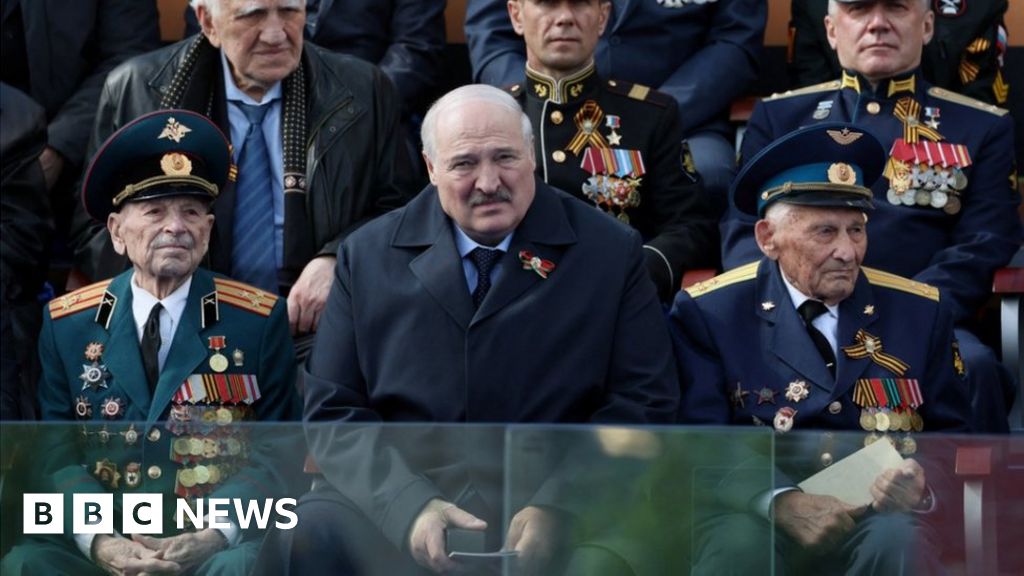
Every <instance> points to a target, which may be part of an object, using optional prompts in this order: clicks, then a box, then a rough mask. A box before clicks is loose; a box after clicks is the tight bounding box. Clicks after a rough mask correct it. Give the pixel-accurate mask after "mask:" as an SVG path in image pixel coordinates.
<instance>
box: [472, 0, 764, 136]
mask: <svg viewBox="0 0 1024 576" xmlns="http://www.w3.org/2000/svg"><path fill="white" fill-rule="evenodd" d="M767 15H768V6H767V3H766V2H764V0H718V1H717V2H716V1H710V2H705V3H697V2H693V1H683V2H664V3H656V2H654V1H653V0H613V1H612V14H611V18H610V20H609V21H608V27H607V28H606V29H605V32H604V35H603V36H602V37H601V40H600V42H599V43H598V45H597V51H596V53H595V55H594V59H595V62H596V64H597V71H598V74H600V75H601V76H602V77H604V78H616V79H621V80H628V81H630V82H636V83H639V84H645V85H647V86H652V87H654V88H656V89H658V90H660V91H662V92H665V93H666V94H669V95H671V96H672V97H673V98H675V100H676V102H678V103H679V111H680V114H679V117H680V121H681V123H682V127H683V131H684V132H685V133H687V134H689V133H692V132H694V131H696V130H697V129H698V128H705V127H708V125H709V124H713V125H714V128H715V129H717V130H720V131H723V132H725V131H727V130H728V129H729V126H728V122H726V121H725V119H724V115H725V113H726V112H727V111H728V110H729V105H730V104H731V103H732V101H733V100H735V99H736V98H739V97H740V96H742V95H743V94H744V93H745V92H746V91H747V90H748V89H749V88H750V86H751V84H752V83H753V82H754V80H755V79H756V78H757V73H758V70H757V69H758V60H759V58H760V54H761V45H762V42H763V37H764V27H765V23H766V21H767ZM466 41H467V43H468V44H469V58H470V61H471V62H472V64H473V79H474V80H476V81H477V82H483V83H485V84H491V85H493V86H507V85H510V84H514V83H516V82H522V81H523V79H524V77H525V73H524V70H525V69H526V68H525V65H526V45H525V43H524V42H523V39H522V38H520V37H519V36H517V35H516V33H515V31H514V30H513V29H512V23H511V21H510V20H509V17H508V9H507V7H506V2H505V1H504V0H470V1H469V3H468V4H467V6H466Z"/></svg>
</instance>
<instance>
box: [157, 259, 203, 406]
mask: <svg viewBox="0 0 1024 576" xmlns="http://www.w3.org/2000/svg"><path fill="white" fill-rule="evenodd" d="M213 290H214V285H213V278H212V277H211V276H210V275H209V273H207V272H203V271H201V270H196V272H195V273H194V274H193V275H192V286H191V287H189V291H188V303H187V304H186V305H185V311H184V312H183V313H182V315H181V321H180V322H179V324H178V328H177V329H176V330H175V331H174V340H173V341H172V342H171V350H170V352H169V353H168V354H167V360H166V361H165V362H164V368H163V370H161V371H160V380H159V381H158V382H157V385H156V392H155V393H154V394H153V404H152V405H150V407H149V417H148V418H147V420H148V421H149V422H154V421H156V420H159V419H160V418H161V417H162V416H163V413H164V411H165V410H166V409H167V406H168V404H170V402H171V397H173V396H174V393H175V392H177V391H178V388H180V387H181V383H182V382H184V381H185V379H186V378H188V376H189V375H191V374H192V373H193V372H195V370H196V368H197V367H199V366H200V365H201V363H202V362H203V360H204V359H206V352H207V348H206V345H205V344H204V343H203V337H202V335H201V334H200V330H201V328H200V315H201V313H202V309H201V306H200V300H201V299H202V297H203V295H205V294H209V293H210V292H213Z"/></svg>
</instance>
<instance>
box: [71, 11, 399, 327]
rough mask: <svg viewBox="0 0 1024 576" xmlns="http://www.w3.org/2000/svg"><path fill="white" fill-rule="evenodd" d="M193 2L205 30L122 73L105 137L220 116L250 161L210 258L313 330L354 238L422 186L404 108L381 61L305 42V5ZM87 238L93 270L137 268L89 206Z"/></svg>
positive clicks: (80, 261) (110, 91) (99, 122)
mask: <svg viewBox="0 0 1024 576" xmlns="http://www.w3.org/2000/svg"><path fill="white" fill-rule="evenodd" d="M192 4H193V6H194V7H195V8H196V13H197V15H198V17H199V22H200V24H201V25H202V28H203V32H202V34H198V35H195V36H192V37H189V38H186V39H184V40H182V41H181V42H178V43H176V44H173V45H171V46H168V47H166V48H164V49H161V50H157V51H155V52H151V53H149V54H145V55H142V56H139V57H137V58H133V59H131V60H129V61H128V62H126V63H124V64H123V65H121V66H119V67H118V68H116V69H115V70H114V71H112V72H111V73H110V75H109V76H108V78H107V82H106V85H105V88H104V92H103V97H102V98H101V100H100V104H99V112H98V114H97V119H96V125H95V133H94V134H93V138H92V140H91V145H93V146H95V145H98V144H99V143H100V142H102V141H103V140H104V139H106V137H107V136H109V135H110V134H111V133H112V132H114V131H115V130H116V129H118V128H119V127H121V126H123V125H124V124H126V123H127V122H129V121H130V120H132V119H133V118H135V117H137V116H139V115H141V114H145V113H147V112H151V111H153V110H157V109H160V108H185V109H189V110H193V111H195V112H198V113H201V114H204V115H206V116H208V117H209V118H210V119H212V120H213V121H214V122H215V123H216V124H217V125H218V126H219V127H221V129H222V130H223V132H224V133H225V134H228V135H229V136H230V138H231V142H232V144H233V152H234V160H235V162H236V163H237V164H238V165H239V168H240V169H239V177H238V181H237V182H234V183H232V184H231V185H229V186H227V187H226V189H225V190H224V194H223V195H222V197H221V200H220V201H219V202H217V204H216V205H215V207H214V210H215V214H216V217H217V221H216V223H215V225H214V228H213V233H212V237H211V240H210V251H209V260H208V262H207V263H206V266H207V267H209V268H210V269H211V270H213V271H215V272H221V273H224V274H228V275H230V276H231V277H232V278H236V279H238V280H240V281H243V282H246V283H248V284H252V285H254V286H257V287H259V288H260V289H262V290H265V291H267V292H271V293H274V294H280V295H287V296H288V319H289V324H290V326H291V328H292V330H293V332H295V333H297V334H305V333H309V332H312V331H314V330H315V329H316V325H317V322H318V320H319V317H320V314H321V312H322V310H323V306H324V302H326V300H327V294H328V293H329V291H330V284H331V278H332V275H333V270H334V255H335V253H336V252H337V250H338V244H339V243H340V242H341V239H342V238H344V236H345V235H346V234H348V233H349V232H351V231H352V230H354V229H355V228H356V227H358V225H360V224H362V223H363V222H365V221H366V220H368V219H370V218H372V217H373V216H376V215H379V214H382V213H384V212H386V211H387V210H389V209H391V208H395V207H397V206H400V205H401V204H403V203H404V202H405V201H406V200H407V199H408V198H409V197H411V196H412V195H413V194H414V193H415V188H417V187H418V178H417V176H416V174H415V173H414V171H413V170H412V168H411V161H410V160H411V157H410V154H409V152H408V150H407V149H406V148H407V147H406V146H404V145H403V141H402V137H401V129H400V126H399V120H400V115H401V104H400V102H399V101H398V98H397V96H396V95H395V90H394V88H393V87H392V85H391V82H390V81H388V79H387V77H386V76H384V75H383V74H382V73H381V71H380V70H379V69H377V68H376V67H374V66H372V65H370V64H368V63H366V62H364V61H362V60H359V59H356V58H353V57H349V56H344V55H341V54H335V53H333V52H330V51H327V50H324V49H322V48H320V47H318V46H315V45H313V44H312V43H309V42H304V41H303V28H304V25H305V22H306V15H305V2H304V1H303V0H193V2H192ZM76 244H77V245H76V251H77V259H76V265H77V266H79V267H80V268H81V269H82V270H83V271H84V272H85V273H86V274H87V275H88V276H90V277H92V278H93V279H100V278H104V277H108V276H112V275H114V274H116V273H118V272H120V271H121V270H122V269H123V267H124V265H125V263H124V259H123V258H119V257H117V255H115V254H113V251H112V250H111V249H110V239H109V235H108V234H107V233H106V231H105V230H104V229H103V228H102V227H101V226H98V225H96V224H95V223H93V222H83V221H82V216H81V215H80V218H79V226H78V227H77V232H76ZM268 247H269V248H270V249H269V250H268Z"/></svg>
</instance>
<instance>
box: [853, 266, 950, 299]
mask: <svg viewBox="0 0 1024 576" xmlns="http://www.w3.org/2000/svg"><path fill="white" fill-rule="evenodd" d="M860 269H861V270H863V271H864V276H866V277H867V279H868V282H869V283H870V284H872V285H874V286H882V287H884V288H892V289H893V290H899V291H901V292H907V293H908V294H916V295H918V296H923V297H925V298H928V299H931V300H934V301H936V302H938V301H939V289H938V288H936V287H935V286H932V285H930V284H925V283H924V282H918V281H916V280H911V279H910V278H904V277H903V276H897V275H896V274H890V273H889V272H882V271H881V270H876V269H874V268H868V267H867V266H861V267H860Z"/></svg>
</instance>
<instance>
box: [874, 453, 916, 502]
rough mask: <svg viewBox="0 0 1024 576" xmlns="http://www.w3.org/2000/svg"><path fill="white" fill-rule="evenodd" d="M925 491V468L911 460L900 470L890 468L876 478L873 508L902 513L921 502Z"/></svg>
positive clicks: (907, 460)
mask: <svg viewBox="0 0 1024 576" xmlns="http://www.w3.org/2000/svg"><path fill="white" fill-rule="evenodd" d="M924 491H925V477H924V468H922V467H921V465H920V464H918V463H917V461H916V460H912V459H910V458H908V459H906V460H904V461H903V464H902V465H900V467H899V468H889V469H888V470H886V471H884V472H882V473H881V474H879V475H878V478H875V483H874V484H872V486H871V496H872V497H873V498H874V499H875V501H874V502H872V503H871V506H872V507H873V508H874V509H875V510H877V511H878V512H901V511H906V510H910V509H911V508H914V507H915V506H917V505H918V504H919V503H920V502H921V498H923V497H924Z"/></svg>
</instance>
